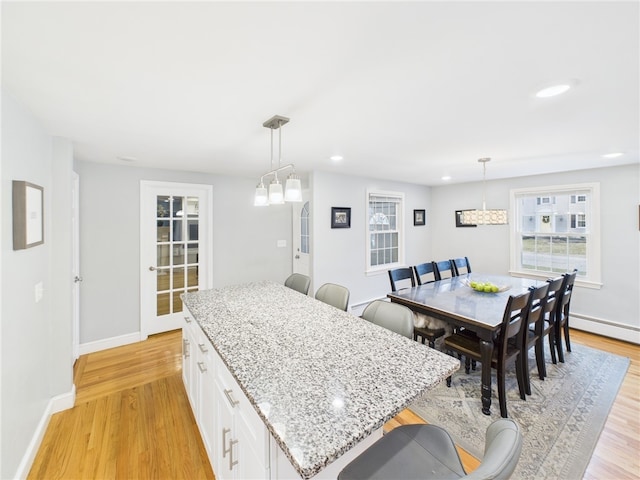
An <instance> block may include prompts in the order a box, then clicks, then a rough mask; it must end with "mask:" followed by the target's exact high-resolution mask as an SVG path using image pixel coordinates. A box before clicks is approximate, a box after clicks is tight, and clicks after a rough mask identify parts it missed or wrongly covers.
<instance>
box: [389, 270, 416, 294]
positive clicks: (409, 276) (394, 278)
mask: <svg viewBox="0 0 640 480" xmlns="http://www.w3.org/2000/svg"><path fill="white" fill-rule="evenodd" d="M402 280H409V281H410V282H411V286H412V287H415V286H416V281H415V279H414V278H413V270H412V269H411V267H403V268H394V269H393V270H389V282H391V291H392V292H395V291H396V290H398V288H402V287H399V286H398V285H397V282H400V281H402Z"/></svg>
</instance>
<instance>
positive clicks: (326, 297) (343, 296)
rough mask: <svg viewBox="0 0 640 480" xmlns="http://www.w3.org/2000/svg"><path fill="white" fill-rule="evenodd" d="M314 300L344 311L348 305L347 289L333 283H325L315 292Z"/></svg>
mask: <svg viewBox="0 0 640 480" xmlns="http://www.w3.org/2000/svg"><path fill="white" fill-rule="evenodd" d="M316 300H320V301H321V302H324V303H328V304H329V305H333V306H334V307H336V308H339V309H340V310H344V311H345V312H346V311H347V308H348V307H349V289H347V288H346V287H343V286H342V285H336V284H335V283H325V284H324V285H322V286H321V287H320V288H319V289H318V291H317V292H316Z"/></svg>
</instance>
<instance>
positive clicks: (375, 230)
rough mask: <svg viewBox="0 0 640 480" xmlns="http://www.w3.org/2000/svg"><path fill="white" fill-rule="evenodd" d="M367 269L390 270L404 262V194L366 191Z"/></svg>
mask: <svg viewBox="0 0 640 480" xmlns="http://www.w3.org/2000/svg"><path fill="white" fill-rule="evenodd" d="M367 204H368V205H369V208H368V211H367V271H379V270H388V269H389V268H392V267H394V266H397V265H399V264H401V263H403V262H404V243H403V222H402V212H403V206H404V194H402V193H396V192H367Z"/></svg>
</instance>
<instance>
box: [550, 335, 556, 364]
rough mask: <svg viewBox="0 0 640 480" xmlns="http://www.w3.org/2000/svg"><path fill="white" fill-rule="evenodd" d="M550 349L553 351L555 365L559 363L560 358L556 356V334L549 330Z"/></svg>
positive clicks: (552, 358)
mask: <svg viewBox="0 0 640 480" xmlns="http://www.w3.org/2000/svg"><path fill="white" fill-rule="evenodd" d="M548 336H549V351H550V352H551V361H552V362H553V364H554V365H555V364H556V363H558V359H557V358H556V341H555V334H554V332H553V331H550V332H549V335H548Z"/></svg>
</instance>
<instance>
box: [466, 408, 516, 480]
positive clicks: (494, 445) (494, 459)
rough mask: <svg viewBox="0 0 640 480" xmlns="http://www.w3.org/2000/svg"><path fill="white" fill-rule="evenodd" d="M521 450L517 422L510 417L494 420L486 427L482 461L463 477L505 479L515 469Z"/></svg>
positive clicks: (478, 479)
mask: <svg viewBox="0 0 640 480" xmlns="http://www.w3.org/2000/svg"><path fill="white" fill-rule="evenodd" d="M521 452H522V433H521V432H520V427H519V426H518V424H517V423H516V422H514V421H513V420H511V419H510V418H501V419H499V420H496V421H495V422H493V423H492V424H491V425H489V427H488V428H487V433H486V438H485V443H484V457H482V462H481V463H480V465H479V466H478V468H476V469H475V470H474V471H473V472H471V473H469V474H467V475H466V476H465V477H463V478H466V479H471V480H489V479H495V480H506V479H508V478H510V477H511V475H512V474H513V472H514V470H515V469H516V466H517V465H518V460H520V454H521Z"/></svg>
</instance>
